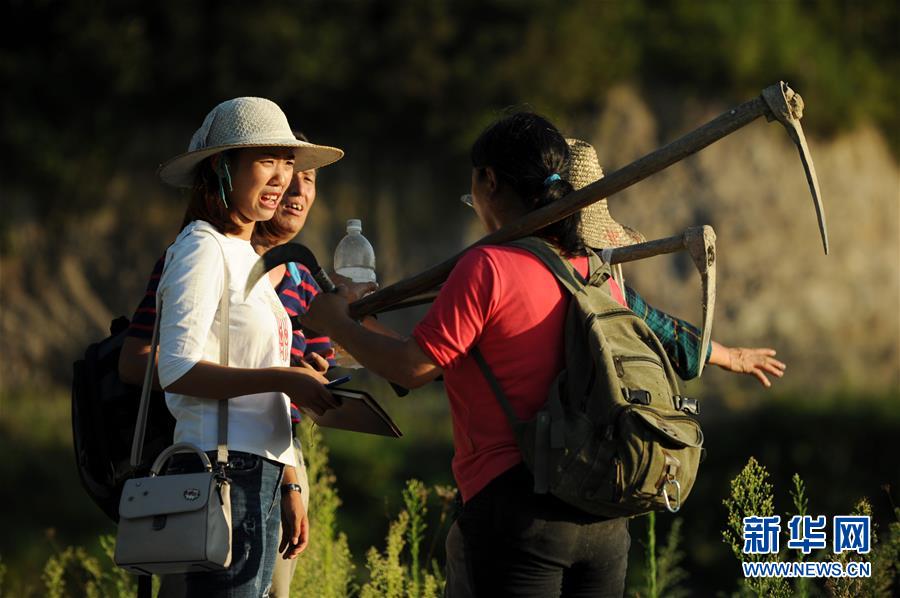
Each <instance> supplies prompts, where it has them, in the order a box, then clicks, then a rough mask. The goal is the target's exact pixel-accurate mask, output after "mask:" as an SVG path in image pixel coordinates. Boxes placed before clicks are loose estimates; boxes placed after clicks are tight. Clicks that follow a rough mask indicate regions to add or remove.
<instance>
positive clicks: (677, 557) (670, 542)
mask: <svg viewBox="0 0 900 598" xmlns="http://www.w3.org/2000/svg"><path fill="white" fill-rule="evenodd" d="M682 523H683V521H682V519H681V518H678V519H675V520H673V521H672V527H671V528H669V534H668V536H666V544H665V546H663V549H662V550H661V551H660V553H659V556H658V557H657V567H656V590H657V592H658V595H659V596H664V597H665V598H684V597H686V596H690V592H689V591H688V590H687V589H685V588H684V587H682V584H683V583H684V582H685V581H686V580H687V577H688V574H687V571H685V570H684V569H683V568H682V566H681V564H682V562H683V561H684V551H683V550H681V524H682Z"/></svg>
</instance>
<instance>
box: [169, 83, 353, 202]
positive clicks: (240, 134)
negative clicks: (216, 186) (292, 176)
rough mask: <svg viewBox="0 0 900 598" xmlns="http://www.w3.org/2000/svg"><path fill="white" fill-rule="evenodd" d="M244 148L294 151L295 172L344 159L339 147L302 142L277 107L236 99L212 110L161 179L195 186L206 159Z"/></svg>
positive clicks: (180, 184)
mask: <svg viewBox="0 0 900 598" xmlns="http://www.w3.org/2000/svg"><path fill="white" fill-rule="evenodd" d="M245 147H293V148H296V149H295V150H294V170H295V171H300V170H310V169H313V168H319V167H321V166H325V165H327V164H331V163H332V162H337V161H338V160H340V159H341V158H342V157H343V156H344V151H343V150H340V149H338V148H336V147H328V146H324V145H316V144H314V143H309V142H307V141H300V140H299V139H297V138H296V137H295V136H294V133H293V132H291V126H290V125H289V124H288V119H287V117H286V116H285V115H284V112H282V110H281V108H279V107H278V104H276V103H275V102H273V101H271V100H267V99H265V98H251V97H244V98H234V99H233V100H227V101H225V102H222V103H221V104H219V105H218V106H216V107H215V108H213V109H212V110H211V111H210V113H209V114H207V115H206V118H205V119H203V124H202V125H200V128H199V129H197V132H196V133H194V136H193V137H191V143H190V144H189V145H188V151H187V152H185V153H183V154H181V155H179V156H175V157H174V158H172V159H171V160H169V161H168V162H166V163H164V164H163V165H162V166H160V167H159V171H158V174H159V177H160V178H161V179H162V180H163V181H164V182H166V183H168V184H170V185H173V186H175V187H190V186H192V185H193V184H194V169H195V168H196V167H197V165H198V164H200V162H202V161H203V160H204V159H205V158H208V157H209V156H212V155H214V154H217V153H219V152H222V151H225V150H229V149H236V148H245Z"/></svg>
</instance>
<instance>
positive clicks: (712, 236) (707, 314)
mask: <svg viewBox="0 0 900 598" xmlns="http://www.w3.org/2000/svg"><path fill="white" fill-rule="evenodd" d="M685 249H686V250H687V251H688V253H689V254H690V256H691V259H692V260H693V262H694V265H695V266H696V267H697V272H699V273H700V284H701V286H702V289H703V297H702V303H701V306H702V308H703V328H702V332H701V335H700V347H699V351H700V355H699V369H698V370H697V375H698V376H699V375H700V374H701V373H702V372H703V366H704V364H705V363H706V354H707V352H708V351H709V343H710V342H711V339H712V322H713V313H714V312H715V307H716V233H715V231H714V230H713V228H712V227H711V226H697V227H692V228H689V229H687V230H686V231H684V233H682V234H680V235H675V236H674V237H666V238H664V239H654V240H652V241H647V242H646V243H636V244H634V245H627V246H625V247H616V248H607V249H603V250H602V251H601V253H600V257H601V259H603V261H604V262H606V263H608V264H611V265H613V264H623V263H625V262H633V261H636V260H642V259H646V258H648V257H653V256H655V255H662V254H666V253H675V252H676V251H684V250H685Z"/></svg>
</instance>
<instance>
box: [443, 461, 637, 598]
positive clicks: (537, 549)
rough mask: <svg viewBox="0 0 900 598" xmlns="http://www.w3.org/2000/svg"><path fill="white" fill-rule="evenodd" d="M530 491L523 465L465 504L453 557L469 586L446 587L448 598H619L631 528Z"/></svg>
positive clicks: (530, 482) (531, 483)
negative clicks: (469, 597) (469, 594)
mask: <svg viewBox="0 0 900 598" xmlns="http://www.w3.org/2000/svg"><path fill="white" fill-rule="evenodd" d="M533 487H534V478H533V477H532V476H531V473H530V472H529V471H528V470H527V469H526V468H525V466H524V465H518V466H516V467H514V468H512V469H511V470H509V471H507V472H505V473H503V474H501V475H500V476H498V477H497V478H495V479H494V480H493V481H491V483H490V484H488V485H487V486H486V487H485V488H484V489H483V490H481V491H480V492H479V493H478V494H476V495H475V496H473V497H472V498H470V499H469V501H468V502H466V504H465V505H464V506H463V511H462V513H461V514H460V516H459V519H458V520H457V524H458V525H459V530H460V531H461V532H462V543H461V544H462V546H458V545H459V544H460V543H459V542H456V545H457V547H456V551H455V552H456V553H457V554H456V555H455V556H456V559H457V560H459V559H460V556H459V554H458V553H459V550H460V548H461V549H462V552H463V553H464V555H463V557H462V558H463V559H464V563H465V565H464V566H462V567H460V566H457V567H456V569H457V571H456V572H455V573H454V575H467V576H468V580H464V581H467V582H468V583H464V584H459V583H457V582H458V580H454V582H453V583H452V584H451V580H448V587H449V588H450V591H451V592H453V589H454V588H458V589H460V590H463V591H465V592H469V591H471V592H472V593H474V595H475V596H478V597H479V598H481V597H482V596H484V597H490V598H498V597H503V596H516V597H517V598H524V597H534V598H552V597H559V596H563V597H566V598H574V597H585V598H587V597H590V598H618V597H620V596H622V594H623V592H624V591H625V570H626V568H627V566H628V548H629V547H630V545H631V538H630V536H629V534H628V520H627V519H625V518H617V519H603V518H600V517H595V516H593V515H589V514H587V513H585V512H583V511H580V510H579V509H576V508H575V507H572V506H570V505H567V504H566V503H564V502H562V501H561V500H559V499H557V498H556V497H554V496H551V495H539V494H535V493H534V492H533ZM447 558H448V560H449V559H450V558H451V556H450V555H448V557H447ZM462 569H464V570H462ZM448 571H451V572H452V570H448ZM451 586H452V587H451ZM466 586H468V587H466ZM448 595H450V596H462V595H465V594H461V593H460V592H459V591H457V592H456V593H450V594H448Z"/></svg>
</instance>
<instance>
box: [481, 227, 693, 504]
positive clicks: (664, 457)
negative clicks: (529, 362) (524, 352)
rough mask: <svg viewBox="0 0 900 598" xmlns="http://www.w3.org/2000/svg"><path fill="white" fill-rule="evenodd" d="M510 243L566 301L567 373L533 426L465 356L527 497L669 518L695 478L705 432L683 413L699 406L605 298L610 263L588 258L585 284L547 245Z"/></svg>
mask: <svg viewBox="0 0 900 598" xmlns="http://www.w3.org/2000/svg"><path fill="white" fill-rule="evenodd" d="M510 245H512V246H513V247H519V248H521V249H525V250H527V251H529V252H531V253H533V254H534V255H535V256H537V257H538V258H539V259H540V260H541V261H542V262H543V263H544V264H545V265H546V266H547V267H548V268H549V269H550V270H551V271H552V272H553V274H554V275H555V276H556V278H557V279H558V280H559V282H560V284H562V286H563V287H564V288H565V289H567V290H568V292H569V293H570V294H571V295H572V299H571V301H570V302H569V308H568V313H567V315H566V323H565V351H566V355H565V367H564V369H563V370H562V371H561V372H560V374H559V376H558V377H557V378H556V379H555V380H554V381H553V383H552V384H551V386H550V390H549V396H548V398H547V403H546V404H545V405H544V406H543V407H542V408H541V409H540V411H538V412H537V414H536V415H535V417H534V418H533V419H531V420H528V421H522V420H520V419H519V418H518V416H517V415H516V414H515V412H514V411H513V409H512V406H511V405H510V403H509V400H508V399H507V397H506V395H505V393H504V392H503V389H502V388H500V384H499V383H498V381H497V379H496V377H495V376H494V375H493V373H492V372H491V369H490V367H489V366H488V363H487V361H486V360H485V357H484V356H483V355H482V354H481V352H480V351H479V350H478V348H477V347H476V348H475V349H474V350H473V357H474V358H475V360H476V361H477V362H478V365H479V367H480V368H481V371H482V372H483V373H484V375H485V377H486V378H487V380H488V383H489V384H490V386H491V389H492V390H493V391H494V394H495V395H496V396H497V400H498V401H499V403H500V406H501V407H502V408H503V411H504V412H505V413H506V416H507V417H508V419H509V421H510V424H511V426H512V429H513V432H514V434H515V436H516V440H517V442H518V445H519V448H520V449H521V451H522V455H523V457H524V461H525V463H526V465H528V467H529V468H530V469H531V471H532V473H533V474H534V491H535V492H536V493H539V494H545V493H547V492H549V493H551V494H553V495H554V496H556V497H558V498H560V499H562V500H563V501H565V502H567V503H569V504H571V505H574V506H576V507H578V508H580V509H582V510H584V511H586V512H588V513H592V514H595V515H600V516H605V517H619V516H633V515H639V514H642V513H647V512H649V511H655V510H662V509H668V510H669V511H672V512H675V511H677V510H678V509H679V508H680V506H681V504H682V503H683V502H684V501H685V499H687V497H688V495H689V494H690V492H691V488H692V487H693V485H694V480H695V479H696V477H697V468H698V466H699V464H700V460H701V454H702V452H703V450H704V449H703V448H702V445H703V432H702V431H701V430H700V425H699V424H698V423H697V422H696V421H695V420H694V418H693V417H691V416H690V415H689V413H693V414H696V413H697V402H696V400H694V399H688V398H686V397H682V396H681V395H680V394H679V391H678V383H677V382H676V378H675V372H674V370H673V369H672V365H671V364H670V363H669V359H668V357H667V356H666V353H665V351H664V350H663V347H662V345H661V344H660V342H659V339H657V338H656V336H655V335H654V334H653V332H651V330H650V329H649V328H648V327H647V324H646V323H645V322H644V321H643V320H641V319H640V318H639V317H638V316H637V315H635V313H634V312H632V311H631V310H629V309H627V308H624V307H622V305H620V304H619V303H618V302H616V301H615V300H614V299H613V298H612V297H611V296H610V291H609V285H608V284H607V280H608V279H609V278H610V276H611V274H610V270H609V266H608V265H606V264H603V263H601V261H600V259H599V258H598V257H597V255H596V254H594V253H593V252H591V253H590V256H589V272H590V277H589V279H588V281H587V283H584V282H583V281H582V279H581V277H580V276H579V275H578V274H577V273H576V272H575V270H574V268H573V267H572V265H571V264H570V263H569V261H568V260H566V259H564V258H562V257H561V256H560V255H559V253H558V250H556V249H555V248H554V247H553V246H552V245H550V244H548V243H546V242H545V241H543V240H541V239H538V238H535V237H528V238H525V239H520V240H519V241H515V242H513V243H510Z"/></svg>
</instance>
